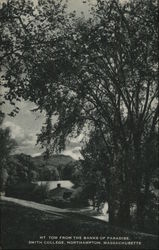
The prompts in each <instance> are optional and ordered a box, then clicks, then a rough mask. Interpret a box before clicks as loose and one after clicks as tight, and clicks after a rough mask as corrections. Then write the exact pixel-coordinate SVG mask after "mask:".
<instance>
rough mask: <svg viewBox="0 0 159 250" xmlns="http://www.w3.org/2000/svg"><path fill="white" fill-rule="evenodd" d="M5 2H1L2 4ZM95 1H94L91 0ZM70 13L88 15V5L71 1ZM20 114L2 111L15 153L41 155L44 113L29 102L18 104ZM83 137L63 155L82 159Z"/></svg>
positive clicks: (72, 141) (4, 124)
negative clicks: (14, 141) (14, 145)
mask: <svg viewBox="0 0 159 250" xmlns="http://www.w3.org/2000/svg"><path fill="white" fill-rule="evenodd" d="M4 1H5V0H0V4H1V3H2V2H4ZM91 1H94V0H91ZM68 4H69V9H70V11H73V10H76V12H77V13H78V14H80V13H81V12H84V14H85V15H86V16H87V15H88V5H86V4H84V3H83V0H69V2H68ZM18 107H19V108H20V112H19V113H18V114H17V115H16V117H14V118H12V117H10V116H8V115H7V114H8V113H9V112H10V111H11V109H12V108H11V106H10V105H9V103H7V104H6V105H5V106H3V108H2V110H3V111H4V112H5V114H6V117H5V119H4V122H3V127H5V128H6V127H10V130H11V137H12V138H14V139H15V140H16V141H17V144H18V146H17V147H16V149H15V151H14V153H25V154H28V155H32V156H37V155H40V154H41V153H42V152H43V150H42V149H41V148H40V146H38V145H36V140H37V134H38V133H40V130H41V127H42V125H43V124H44V122H45V115H44V113H40V112H34V113H33V112H31V110H32V109H33V108H35V105H34V104H33V103H31V102H29V101H21V102H20V103H19V104H18ZM80 140H81V136H80V137H79V138H76V139H72V140H71V141H70V142H69V143H67V147H66V150H65V151H63V152H62V154H65V155H70V156H72V157H73V158H74V159H79V158H81V154H80V149H81V143H80Z"/></svg>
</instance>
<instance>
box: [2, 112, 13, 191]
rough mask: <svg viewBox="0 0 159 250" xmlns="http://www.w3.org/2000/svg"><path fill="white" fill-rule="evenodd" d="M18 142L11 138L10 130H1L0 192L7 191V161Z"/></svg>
mask: <svg viewBox="0 0 159 250" xmlns="http://www.w3.org/2000/svg"><path fill="white" fill-rule="evenodd" d="M3 119H4V114H3V113H2V112H1V111H0V125H2V123H3ZM15 145H16V142H15V141H14V140H13V139H12V138H11V135H10V130H9V128H2V127H1V128H0V149H1V150H0V191H5V185H6V182H7V179H8V171H7V160H8V157H9V155H10V153H11V151H12V150H13V148H14V146H15Z"/></svg>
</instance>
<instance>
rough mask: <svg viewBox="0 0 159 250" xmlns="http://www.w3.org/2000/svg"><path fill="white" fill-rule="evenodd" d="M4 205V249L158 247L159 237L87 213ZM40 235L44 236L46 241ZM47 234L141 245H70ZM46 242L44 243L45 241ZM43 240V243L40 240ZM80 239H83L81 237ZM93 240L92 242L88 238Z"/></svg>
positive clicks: (2, 225) (2, 222)
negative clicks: (114, 239) (125, 239)
mask: <svg viewBox="0 0 159 250" xmlns="http://www.w3.org/2000/svg"><path fill="white" fill-rule="evenodd" d="M0 205H1V217H2V220H1V231H2V232H1V246H2V249H12V250H14V249H21V250H23V249H39V250H40V249H56V250H57V249H63V250H65V249H70V250H71V249H72V250H74V249H80V250H81V249H84V250H86V249H96V250H98V249H109V250H110V249H158V246H157V238H156V237H153V236H151V235H150V236H145V235H144V234H143V235H142V234H137V233H132V232H128V231H127V232H126V231H123V230H122V229H120V228H114V227H111V226H109V225H108V223H105V222H102V221H99V220H97V219H94V218H90V217H87V216H85V215H80V214H75V213H71V212H70V213H56V214H55V213H51V212H48V213H47V212H42V211H38V210H35V209H32V208H26V207H22V206H19V205H16V204H13V203H10V202H6V201H5V202H4V201H3V202H2V201H1V202H0ZM40 236H45V237H46V238H45V239H46V241H49V242H50V243H48V244H44V241H42V240H40ZM48 236H57V237H59V236H69V237H72V236H78V237H82V239H83V237H84V236H87V237H89V236H90V237H93V236H94V237H99V236H102V237H119V236H120V237H128V238H129V241H131V242H134V241H140V242H141V243H142V244H141V245H135V247H134V245H129V246H128V245H127V246H126V245H122V246H121V245H103V242H102V244H96V243H95V242H93V243H92V244H89V243H87V244H85V243H84V244H83V243H79V240H78V241H76V242H74V244H73V243H71V244H67V241H64V242H63V243H59V242H61V241H60V240H58V242H57V241H53V240H48ZM29 241H30V242H31V244H29ZM46 241H45V242H46ZM41 242H42V243H41ZM80 242H81V240H80ZM87 242H90V241H87Z"/></svg>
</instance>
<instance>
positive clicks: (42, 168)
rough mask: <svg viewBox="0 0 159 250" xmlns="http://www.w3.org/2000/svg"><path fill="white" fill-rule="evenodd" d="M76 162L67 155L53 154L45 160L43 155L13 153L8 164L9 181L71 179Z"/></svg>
mask: <svg viewBox="0 0 159 250" xmlns="http://www.w3.org/2000/svg"><path fill="white" fill-rule="evenodd" d="M75 162H76V160H74V159H73V158H72V157H71V156H67V155H53V156H51V157H50V158H49V159H48V160H45V159H44V157H43V155H41V156H37V157H32V156H30V155H26V154H16V155H12V156H10V157H9V159H8V164H7V172H8V175H9V178H8V181H9V183H13V182H16V183H19V182H28V181H29V182H30V181H35V180H36V181H38V180H40V181H41V180H43V181H50V180H59V179H64V180H66V179H71V178H72V174H73V171H74V164H75Z"/></svg>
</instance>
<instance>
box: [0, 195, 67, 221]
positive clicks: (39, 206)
mask: <svg viewBox="0 0 159 250" xmlns="http://www.w3.org/2000/svg"><path fill="white" fill-rule="evenodd" d="M0 199H1V200H2V201H8V202H13V203H16V204H19V205H21V206H23V207H30V208H34V209H37V210H40V211H44V212H47V213H51V214H54V215H58V216H61V217H64V214H63V213H66V212H70V211H69V210H67V209H61V208H57V207H52V206H49V205H44V204H40V203H36V202H33V201H26V200H20V199H16V198H11V197H5V196H1V197H0Z"/></svg>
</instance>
